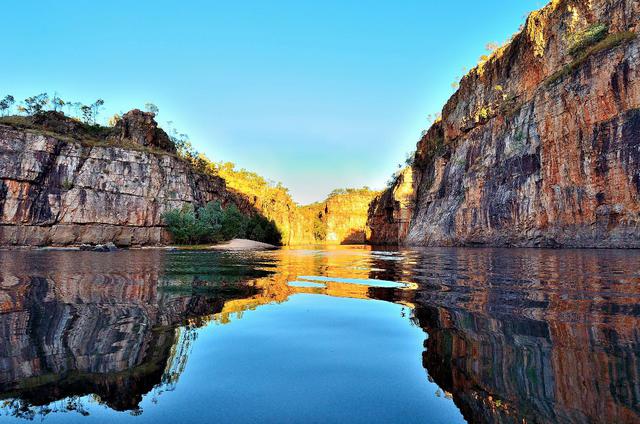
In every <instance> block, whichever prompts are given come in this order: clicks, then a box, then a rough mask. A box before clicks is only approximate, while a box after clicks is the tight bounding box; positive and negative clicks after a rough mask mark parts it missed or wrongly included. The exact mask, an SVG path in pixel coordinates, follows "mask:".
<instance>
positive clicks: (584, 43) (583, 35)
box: [569, 24, 609, 57]
mask: <svg viewBox="0 0 640 424" xmlns="http://www.w3.org/2000/svg"><path fill="white" fill-rule="evenodd" d="M608 32H609V27H608V26H607V25H606V24H595V25H592V26H590V27H589V28H587V29H586V30H584V31H581V32H578V33H575V34H572V35H571V36H570V37H569V42H570V45H569V54H570V55H571V56H574V57H575V56H577V55H579V54H581V53H583V52H584V51H585V50H586V49H587V48H589V47H591V46H593V45H594V44H596V43H598V42H600V41H602V40H604V39H605V37H606V36H607V33H608Z"/></svg>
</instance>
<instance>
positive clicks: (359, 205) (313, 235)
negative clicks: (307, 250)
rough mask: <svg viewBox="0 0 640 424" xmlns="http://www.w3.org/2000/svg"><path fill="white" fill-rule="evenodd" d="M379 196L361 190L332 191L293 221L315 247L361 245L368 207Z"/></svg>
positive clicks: (363, 241)
mask: <svg viewBox="0 0 640 424" xmlns="http://www.w3.org/2000/svg"><path fill="white" fill-rule="evenodd" d="M378 194H379V192H376V191H372V190H369V189H368V188H361V189H338V190H334V191H333V192H332V193H331V194H329V196H328V197H327V198H326V199H325V200H324V201H323V202H318V203H314V204H312V205H308V206H304V207H302V208H300V209H301V213H299V214H298V216H297V217H296V218H297V219H298V220H299V221H301V224H300V225H299V226H300V227H303V228H304V229H305V232H304V233H303V236H304V237H306V239H307V240H309V239H310V240H311V242H314V243H321V244H328V245H332V244H333V245H337V244H364V243H365V242H366V232H367V218H368V209H369V204H370V203H371V201H372V200H373V198H374V197H375V196H377V195H378Z"/></svg>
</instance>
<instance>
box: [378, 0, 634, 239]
mask: <svg viewBox="0 0 640 424" xmlns="http://www.w3.org/2000/svg"><path fill="white" fill-rule="evenodd" d="M639 17H640V3H638V2H637V1H634V0H594V1H590V2H584V1H579V0H554V1H553V2H551V3H550V4H549V5H548V6H546V7H545V8H543V9H541V10H540V11H537V12H534V13H532V14H531V15H530V16H529V18H528V19H527V22H526V24H525V26H524V28H523V30H522V31H521V32H520V33H519V34H517V35H516V36H514V38H513V39H512V41H511V42H510V43H509V44H508V45H506V46H504V47H502V48H500V49H499V50H498V51H496V52H495V53H494V54H493V55H492V56H491V57H490V58H489V59H488V60H487V61H486V62H483V63H481V64H480V65H478V66H477V67H476V68H475V69H473V70H472V71H471V72H470V73H469V74H468V75H466V76H465V77H464V78H463V79H462V81H461V83H460V88H459V89H458V91H457V92H456V93H455V94H454V95H453V96H452V97H451V99H450V100H449V101H448V102H447V104H446V105H445V106H444V109H443V111H442V119H441V120H439V121H438V122H436V123H435V124H434V126H433V127H432V128H431V129H430V130H429V131H428V132H427V133H426V134H425V136H424V137H423V138H422V139H421V140H420V141H419V143H418V145H417V150H416V155H415V158H414V161H413V164H412V166H411V172H410V174H411V178H410V181H409V179H407V178H404V177H401V178H399V179H398V180H397V182H396V184H395V185H394V186H393V187H391V188H390V189H388V190H387V191H386V192H384V193H383V194H382V195H380V196H379V197H378V198H377V199H376V200H375V201H374V202H373V203H372V205H371V208H370V212H369V220H368V225H369V226H370V237H369V241H370V242H371V243H400V244H408V245H493V246H540V247H543V246H546V247H640V232H639V231H638V224H639V221H640V215H639V213H640V198H639V190H640V78H638V73H639V72H640V70H639V69H640V41H639V40H638V37H637V33H638V31H639V30H640V25H639Z"/></svg>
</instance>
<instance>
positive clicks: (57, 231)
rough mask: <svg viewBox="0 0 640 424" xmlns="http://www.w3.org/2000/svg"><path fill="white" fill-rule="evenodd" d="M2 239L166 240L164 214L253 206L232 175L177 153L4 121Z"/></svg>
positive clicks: (0, 129)
mask: <svg viewBox="0 0 640 424" xmlns="http://www.w3.org/2000/svg"><path fill="white" fill-rule="evenodd" d="M0 151H1V152H2V154H0V245H3V246H6V245H15V246H47V245H56V246H64V245H77V244H82V243H86V244H91V245H94V244H105V243H108V242H112V243H114V244H115V245H118V246H123V247H126V246H145V245H147V246H148V245H159V244H164V243H168V242H170V236H169V234H168V233H167V231H166V230H165V228H164V223H163V221H162V214H163V212H164V211H166V210H168V209H172V208H180V207H182V206H183V205H185V204H194V205H203V204H205V203H207V202H210V201H214V200H219V201H220V202H221V203H222V204H223V205H227V204H230V203H234V204H237V205H238V206H239V207H240V209H241V210H242V211H243V212H245V213H251V212H252V211H253V210H252V209H251V207H250V206H249V205H248V204H247V202H246V201H245V200H244V199H242V198H241V197H240V196H238V195H236V194H234V193H231V192H229V191H228V190H227V189H226V184H225V182H224V180H222V179H221V178H218V177H214V176H210V175H203V174H199V173H197V172H195V171H194V170H193V168H192V167H191V165H190V164H188V163H186V162H185V161H183V160H181V159H179V158H177V157H176V156H174V155H171V154H163V153H160V152H158V153H154V152H146V151H140V150H132V149H127V148H124V147H119V146H93V145H84V144H82V143H81V142H80V141H78V142H75V141H69V139H68V138H66V137H62V136H60V137H57V136H52V135H48V133H47V134H42V133H38V132H34V131H25V130H21V129H15V128H10V127H7V126H2V125H0Z"/></svg>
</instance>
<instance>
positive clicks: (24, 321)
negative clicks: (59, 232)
mask: <svg viewBox="0 0 640 424" xmlns="http://www.w3.org/2000/svg"><path fill="white" fill-rule="evenodd" d="M166 259H167V256H165V254H163V253H161V252H122V253H118V254H114V255H97V254H92V253H84V252H82V253H78V252H29V253H25V252H3V253H1V254H0V260H1V263H2V269H1V270H0V337H1V339H2V341H3V343H2V345H1V346H0V398H2V399H11V400H10V401H8V402H5V408H9V409H12V408H13V410H12V411H11V413H12V414H14V415H25V416H26V417H27V418H28V417H29V415H30V414H33V407H34V406H38V405H48V404H49V403H50V402H52V401H55V400H58V399H64V398H68V397H69V398H72V399H73V398H77V397H79V396H83V395H88V394H92V395H94V396H95V398H96V399H97V400H98V401H99V402H101V403H104V404H106V405H108V406H109V407H110V408H112V409H115V410H135V409H136V408H137V406H138V404H139V402H140V401H141V399H142V396H143V395H144V394H146V393H148V392H149V391H151V390H152V389H154V387H156V386H157V385H159V384H160V385H161V386H163V388H161V389H159V390H165V389H166V388H168V387H170V386H171V385H172V384H174V383H175V380H176V379H177V378H178V377H179V373H180V369H181V367H182V366H183V363H184V361H185V360H186V352H187V351H188V346H186V345H188V343H189V342H190V338H192V337H193V336H194V335H193V333H192V332H191V333H189V329H190V328H192V327H194V326H195V327H197V326H200V325H202V323H203V322H206V321H207V317H210V316H212V315H213V314H215V313H216V312H219V311H220V310H221V309H222V307H223V306H224V303H225V301H227V300H228V299H232V298H239V297H246V296H250V295H252V294H253V293H254V292H255V289H253V288H252V287H249V286H244V285H242V284H238V282H239V281H242V280H243V279H246V278H250V277H251V276H250V275H241V274H242V272H231V271H229V270H227V272H226V274H225V276H221V275H219V274H216V277H217V278H216V279H215V281H213V280H212V282H213V283H214V284H211V285H210V287H209V288H208V289H207V290H206V292H202V293H200V292H198V291H194V290H190V291H189V292H174V291H165V290H163V289H162V286H163V284H168V283H171V282H173V281H174V279H182V280H183V281H186V280H187V279H191V282H192V283H193V287H198V286H201V285H202V281H203V280H202V277H203V275H202V274H201V273H198V270H195V271H194V270H185V271H184V273H183V274H175V273H171V272H168V273H166V274H165V273H164V268H165V266H166V267H167V268H168V269H169V270H171V267H172V264H171V256H169V263H167V261H166ZM221 267H224V264H222V265H221ZM264 274H265V272H264V271H254V272H253V276H260V275H264ZM204 277H205V278H206V275H204ZM66 404H68V408H71V409H78V408H80V406H79V405H78V403H77V402H75V401H70V402H66V403H65V405H66ZM64 407H66V406H64ZM45 412H46V409H45Z"/></svg>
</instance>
